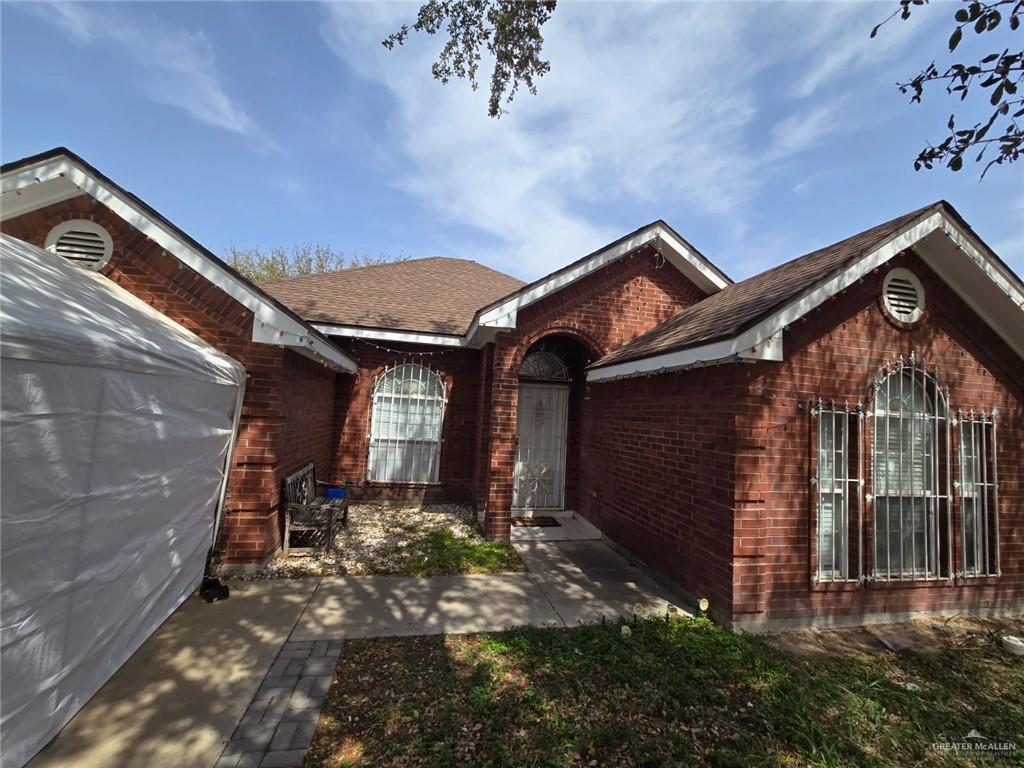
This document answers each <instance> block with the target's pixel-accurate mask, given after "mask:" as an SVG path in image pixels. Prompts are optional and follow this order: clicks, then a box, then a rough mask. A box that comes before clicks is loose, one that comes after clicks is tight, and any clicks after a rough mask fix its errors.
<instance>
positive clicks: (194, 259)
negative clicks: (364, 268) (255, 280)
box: [0, 157, 358, 373]
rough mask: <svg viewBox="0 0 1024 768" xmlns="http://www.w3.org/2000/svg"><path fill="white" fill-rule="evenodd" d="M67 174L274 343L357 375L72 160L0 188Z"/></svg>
mask: <svg viewBox="0 0 1024 768" xmlns="http://www.w3.org/2000/svg"><path fill="white" fill-rule="evenodd" d="M61 176H63V177H64V178H66V179H67V180H68V181H69V182H70V183H71V184H73V185H74V186H75V187H76V188H77V189H78V190H80V191H81V192H85V193H86V194H88V195H90V196H91V197H93V198H94V199H95V200H96V201H97V202H99V203H100V204H101V205H104V206H106V207H107V208H109V209H110V210H111V211H113V212H114V213H115V214H117V215H118V216H120V217H121V218H122V219H124V220H125V221H126V222H128V224H130V225H131V226H133V227H134V228H135V229H137V230H139V231H140V232H142V233H143V234H144V235H146V236H147V237H149V239H150V240H152V241H153V242H155V243H156V244H157V245H159V246H160V247H161V248H163V249H164V250H165V251H167V252H168V253H170V254H172V255H173V256H175V257H176V258H177V259H178V260H180V261H181V262H182V263H184V264H186V265H188V267H190V268H191V269H192V270H194V271H195V272H198V273H199V274H200V275H202V276H203V277H204V278H206V279H207V280H209V281H210V282H211V283H213V284H214V285H216V286H217V287H218V288H220V289H221V290H222V291H224V292H225V293H226V294H228V295H229V296H230V297H231V298H233V299H235V301H237V302H238V303H239V304H241V305H242V306H244V307H246V308H248V309H250V310H252V313H253V315H254V318H255V320H256V321H262V322H263V323H265V324H266V325H270V326H273V327H274V329H275V330H280V331H282V333H283V335H282V337H281V339H282V340H277V341H275V342H269V343H275V344H278V345H280V346H286V347H295V348H297V349H299V350H301V351H302V353H303V354H306V355H310V353H312V355H313V356H315V357H317V358H322V359H323V360H325V361H327V362H328V363H330V364H332V365H333V366H334V367H335V368H337V369H340V370H343V371H346V372H348V373H355V372H356V371H357V370H358V366H356V364H355V363H354V362H353V361H352V360H351V359H350V358H349V357H348V356H347V355H345V354H343V353H342V352H341V351H339V350H337V349H335V348H334V347H333V346H331V345H329V344H326V343H324V342H323V341H320V340H319V339H312V342H313V343H312V344H308V343H305V342H302V343H300V342H299V341H298V339H299V337H309V329H308V328H307V327H306V326H305V325H304V324H302V323H300V322H297V321H296V320H295V319H294V318H293V317H291V315H289V314H288V313H286V312H283V311H281V309H279V308H278V307H276V306H274V304H272V303H271V302H269V301H267V299H266V298H265V297H263V296H262V295H260V293H259V292H258V291H256V290H254V289H253V288H252V286H250V285H248V284H247V283H245V282H244V281H242V280H240V279H238V277H236V276H235V275H233V274H232V273H231V272H229V271H228V270H226V269H225V268H224V267H223V266H221V265H220V264H218V263H216V262H214V261H212V260H210V259H209V258H208V257H207V256H205V255H204V254H202V253H200V252H199V251H197V250H196V249H195V248H193V247H192V246H191V245H189V244H188V243H186V242H185V241H183V240H182V239H181V238H180V237H178V236H177V235H176V234H175V233H174V232H173V231H172V230H171V229H170V228H168V227H167V226H165V225H164V224H163V223H162V222H159V221H156V220H155V219H153V218H152V217H150V216H149V215H147V214H146V213H145V212H144V211H142V210H140V209H139V208H138V206H136V205H135V204H134V203H133V202H132V201H131V200H129V199H127V198H126V197H124V196H123V195H122V194H120V193H119V192H118V191H117V190H116V189H112V188H110V187H108V186H107V185H106V184H103V183H102V182H100V181H99V180H97V179H96V178H94V177H93V176H92V175H91V174H89V173H88V172H87V171H86V170H85V169H84V168H80V167H79V166H78V165H76V164H75V163H74V162H73V161H72V160H71V159H70V158H68V157H56V158H52V159H49V160H44V161H42V162H41V163H40V164H39V165H35V166H29V167H27V168H21V169H19V170H17V171H13V172H11V173H9V174H6V175H5V176H4V177H3V180H2V186H0V191H2V192H4V193H7V192H10V191H14V190H16V189H19V188H22V187H28V186H30V185H32V184H39V183H45V182H47V181H49V180H52V179H57V178H60V177H61ZM65 191H66V190H65ZM69 197H70V196H69ZM64 199H67V198H64ZM47 204H49V203H47ZM35 205H36V207H40V205H39V201H36V204H35ZM257 326H258V322H254V323H253V327H254V336H253V341H259V342H260V343H268V342H265V341H262V340H261V339H258V338H256V334H255V328H256V327H257Z"/></svg>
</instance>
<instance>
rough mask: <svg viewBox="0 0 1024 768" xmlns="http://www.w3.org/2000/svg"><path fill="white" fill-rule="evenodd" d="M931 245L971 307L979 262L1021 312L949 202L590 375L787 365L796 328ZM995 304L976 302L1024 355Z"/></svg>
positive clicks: (706, 313) (628, 351)
mask: <svg viewBox="0 0 1024 768" xmlns="http://www.w3.org/2000/svg"><path fill="white" fill-rule="evenodd" d="M924 241H926V242H927V244H928V246H927V248H926V249H925V257H926V259H930V262H931V266H933V268H935V270H936V272H938V273H939V274H940V276H942V277H943V278H944V279H946V280H947V282H950V283H951V284H953V285H954V286H955V285H958V284H959V285H960V287H961V291H959V292H960V293H961V295H962V297H963V298H965V300H967V301H968V303H969V304H972V300H971V297H970V296H969V295H965V294H970V293H972V292H974V293H976V292H978V291H979V290H980V289H979V287H978V285H974V284H971V281H972V280H973V279H974V278H975V277H976V275H974V276H972V274H971V273H970V270H969V267H970V265H972V264H973V265H974V266H975V267H976V268H977V269H976V270H974V271H977V270H981V272H982V273H983V274H984V275H985V276H986V277H987V279H988V280H987V282H989V283H991V284H992V286H994V287H995V288H996V289H997V290H998V292H999V293H1001V294H1002V295H1003V297H1004V298H1009V300H1010V303H1009V304H1008V305H1007V306H1009V307H1010V308H1011V312H1012V310H1013V308H1014V305H1016V309H1017V310H1019V309H1021V307H1022V306H1024V285H1022V284H1021V281H1020V279H1019V278H1017V277H1016V276H1015V275H1014V274H1013V272H1012V271H1011V270H1010V269H1009V267H1007V266H1006V265H1005V264H1004V263H1003V262H1002V261H1001V260H1000V259H999V258H998V256H996V255H995V254H994V253H993V252H992V251H991V250H990V249H988V248H987V246H985V245H984V244H983V243H982V242H981V241H980V240H979V239H977V236H976V235H974V233H973V232H972V231H971V229H970V227H968V226H967V225H966V223H965V222H964V221H963V219H962V218H961V217H960V216H959V214H957V213H956V211H955V210H954V209H953V207H952V206H951V205H949V204H948V203H946V202H944V201H940V202H937V203H934V204H932V205H929V206H926V207H924V208H920V209H918V210H915V211H911V212H910V213H907V214H904V215H903V216H900V217H897V218H895V219H892V220H891V221H887V222H885V223H884V224H879V225H878V226H876V227H872V228H870V229H868V230H865V231H864V232H860V233H858V234H856V235H853V236H852V237H848V238H846V239H845V240H841V241H839V242H837V243H834V244H832V245H829V246H826V247H825V248H821V249H818V250H816V251H812V252H811V253H808V254H806V255H804V256H801V257H799V258H796V259H793V260H792V261H789V262H786V263H785V264H781V265H779V266H777V267H774V268H772V269H769V270H767V271H765V272H762V273H760V274H759V275H755V276H754V277H751V278H748V279H747V280H744V281H741V282H739V283H735V284H734V285H731V286H729V287H727V288H725V289H723V290H722V291H720V292H719V293H717V294H714V295H712V296H709V297H708V298H706V299H704V300H703V301H700V302H698V303H697V304H695V305H693V306H691V307H688V308H687V309H684V310H682V311H681V312H679V313H677V314H676V315H674V316H673V317H671V318H669V319H668V320H666V321H664V322H662V323H661V324H660V325H658V326H656V327H655V328H653V329H651V330H650V331H648V332H647V333H645V334H643V335H641V336H638V337H637V338H635V339H633V340H632V341H630V342H628V343H626V344H624V345H623V346H621V347H619V348H618V349H616V350H614V351H613V352H611V353H610V354H608V355H606V356H605V357H603V358H601V359H600V360H598V361H596V362H595V363H594V364H593V365H592V366H591V369H592V370H591V373H590V374H588V379H589V380H592V381H597V380H602V379H608V378H619V377H621V376H628V375H637V374H641V373H649V372H652V371H659V370H664V369H670V368H678V367H685V366H688V365H693V364H697V363H700V364H706V363H710V362H722V361H725V360H729V359H735V358H737V357H738V358H753V359H782V358H781V355H782V335H783V332H784V331H785V328H786V327H787V325H788V323H790V322H793V321H794V320H797V319H799V318H800V317H802V316H803V315H804V314H806V313H807V312H808V311H810V310H811V309H813V308H814V307H816V306H818V305H819V304H820V303H821V302H822V301H824V300H826V299H827V298H828V297H830V296H832V295H834V294H835V293H837V292H838V291H839V290H842V289H843V288H844V287H846V286H847V285H849V284H850V282H852V280H855V279H858V278H859V277H860V276H862V275H863V274H864V273H865V272H866V271H868V270H870V269H873V268H875V267H876V266H878V265H880V264H883V263H885V262H886V261H888V259H890V258H892V257H893V256H895V255H896V254H897V253H899V252H900V251H902V250H905V249H906V248H908V247H910V246H912V245H915V244H918V243H921V242H924ZM957 253H958V254H959V257H956V256H955V254H957ZM961 273H962V274H961ZM992 286H990V287H992ZM968 287H970V290H967V288H968ZM987 303H988V302H985V301H978V300H975V301H974V302H973V304H972V305H973V306H974V307H975V308H976V309H977V310H978V311H979V314H981V315H982V316H983V318H985V319H987V320H988V321H989V323H990V325H993V327H994V328H995V329H996V330H997V332H999V333H1000V335H1002V336H1003V337H1004V338H1005V339H1006V340H1007V341H1008V343H1010V345H1011V346H1013V347H1014V348H1015V349H1017V351H1018V352H1019V353H1021V354H1022V355H1024V334H1020V329H1021V328H1024V324H1021V325H1020V326H1019V327H1018V328H1017V329H1016V330H1017V332H1018V333H1017V336H1015V334H1014V319H1013V318H1012V317H1011V316H1010V315H1007V314H1006V313H1005V312H1003V314H1002V316H1000V317H996V316H995V315H993V311H994V309H995V308H994V307H993V306H988V307H987V308H986V306H984V305H985V304H987ZM996 303H997V304H998V302H996ZM1004 309H1005V307H1004ZM986 310H987V311H986ZM986 314H987V315H988V317H986ZM1018 322H1019V320H1018ZM1018 337H1019V338H1018Z"/></svg>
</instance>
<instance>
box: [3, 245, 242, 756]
mask: <svg viewBox="0 0 1024 768" xmlns="http://www.w3.org/2000/svg"><path fill="white" fill-rule="evenodd" d="M0 281H2V282H0V324H2V325H0V331H2V333H0V357H2V360H0V450H2V454H0V475H2V476H0V483H2V486H0V488H2V490H0V590H2V605H0V677H2V688H0V731H2V737H3V750H2V756H0V765H2V767H3V768H17V767H20V766H21V765H23V764H24V763H25V762H26V761H28V760H29V759H30V758H31V757H32V756H33V755H34V754H35V753H36V752H37V751H38V750H39V749H40V748H42V747H43V746H44V745H45V744H46V743H47V742H48V741H49V740H50V739H51V738H52V737H53V736H54V734H56V733H57V732H58V731H59V730H60V729H61V728H62V727H63V726H64V725H65V724H66V723H67V721H68V720H70V719H71V718H72V717H73V716H74V714H75V713H76V712H77V711H78V710H79V709H80V708H81V707H82V706H83V705H84V704H85V702H86V701H88V700H89V698H90V697H91V696H92V695H93V694H94V693H96V691H97V690H99V688H100V687H101V686H102V685H103V684H104V683H105V682H106V681H107V680H108V679H109V678H110V676H111V675H113V673H114V672H115V671H116V670H117V669H118V668H119V667H120V666H121V665H122V664H123V663H124V662H125V661H126V660H127V659H128V657H129V656H131V654H132V653H133V652H134V651H135V650H136V649H137V648H138V647H139V646H140V645H141V644H142V642H143V641H144V640H145V639H146V638H147V637H149V635H150V634H152V633H153V631H154V630H155V629H156V628H157V627H158V626H159V625H160V624H161V622H163V620H164V619H166V618H167V616H168V615H170V613H171V612H172V611H174V609H175V608H177V607H178V605H180V604H181V602H182V601H183V600H184V599H185V598H186V597H187V596H188V595H189V594H190V593H191V592H192V591H193V590H194V589H195V588H196V587H197V586H198V584H199V582H200V580H201V578H202V575H203V569H204V564H205V561H206V557H207V553H208V552H209V550H210V547H211V546H212V543H213V536H214V526H215V518H216V514H217V513H218V507H219V504H220V503H221V495H222V488H223V484H224V480H225V473H226V467H227V459H228V456H229V453H230V448H231V445H232V442H233V438H234V433H235V431H236V430H237V420H236V414H237V413H238V412H239V409H240V402H241V396H242V392H243V391H244V385H245V369H244V368H243V367H242V366H241V365H239V364H238V363H237V362H235V361H234V360H232V359H231V358H229V357H227V356H226V355H224V354H222V353H221V352H219V351H218V350H216V349H215V348H213V347H211V346H210V345H208V344H206V343H205V342H204V341H202V340H201V339H200V338H199V337H198V336H195V335H194V334H192V333H190V332H189V331H187V330H185V329H184V328H182V327H181V326H179V325H177V324H176V323H174V322H172V321H171V320H169V319H168V318H167V317H165V316H164V315H162V314H160V313H159V312H157V311H156V310H155V309H153V308H152V307H150V306H149V305H148V304H146V303H144V302H143V301H141V300H139V299H137V298H136V297H134V296H132V295H131V294H130V293H128V292H127V291H125V290H124V289H122V288H120V287H119V286H117V285H116V284H115V283H113V282H112V281H110V280H108V279H107V278H105V277H103V276H102V275H99V274H97V273H93V272H88V271H85V270H82V269H80V268H78V267H75V266H73V265H72V264H70V263H68V262H66V261H64V259H62V258H61V257H59V256H56V255H53V254H50V253H48V252H46V251H43V250H40V249H39V248H36V247H34V246H31V245H28V244H26V243H24V242H22V241H20V240H16V239H14V238H11V237H9V236H7V235H0Z"/></svg>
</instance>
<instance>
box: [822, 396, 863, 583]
mask: <svg viewBox="0 0 1024 768" xmlns="http://www.w3.org/2000/svg"><path fill="white" fill-rule="evenodd" d="M811 413H812V415H813V416H814V417H815V418H816V419H817V422H818V429H817V458H816V466H817V471H816V474H815V477H814V479H813V482H814V486H815V492H816V494H815V495H816V502H817V503H816V527H817V535H816V537H815V539H816V541H815V573H814V580H815V581H847V580H850V581H857V580H859V579H860V577H861V575H862V572H863V567H862V562H863V559H864V552H863V544H862V542H863V535H862V534H863V520H864V518H863V509H862V507H861V494H860V477H861V472H860V450H859V445H860V435H861V429H862V427H861V425H862V424H863V413H862V412H861V409H860V408H859V407H857V408H854V409H852V410H851V408H850V406H849V405H844V406H842V407H837V406H836V404H835V403H831V404H830V405H827V404H825V403H822V402H821V401H818V404H817V405H816V406H814V408H813V410H812V411H811Z"/></svg>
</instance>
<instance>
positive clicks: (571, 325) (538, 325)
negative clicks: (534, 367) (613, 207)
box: [477, 247, 703, 538]
mask: <svg viewBox="0 0 1024 768" xmlns="http://www.w3.org/2000/svg"><path fill="white" fill-rule="evenodd" d="M659 264H660V266H659ZM702 296H703V294H702V293H701V291H700V290H699V289H698V288H697V287H696V286H695V285H694V284H693V283H691V282H690V281H689V280H687V279H686V278H685V277H683V275H682V274H681V273H680V272H679V271H678V270H677V269H675V268H674V267H672V266H671V265H668V264H665V263H664V262H663V260H659V259H658V258H656V254H655V252H654V250H653V249H652V248H650V247H644V248H641V249H639V250H638V251H637V252H635V253H633V254H632V255H630V256H626V257H624V258H622V259H620V260H619V261H616V262H614V263H612V264H609V265H608V266H606V267H604V268H603V269H600V270H598V271H597V272H595V273H593V274H591V275H588V276H587V277H585V278H583V279H581V280H579V281H577V282H576V283H574V284H572V285H570V286H567V287H566V288H563V289H562V290H560V291H558V292H556V293H553V294H551V295H550V296H548V297H546V298H544V299H542V300H541V301H538V302H537V303H536V304H533V305H531V306H529V307H527V308H526V309H524V310H522V311H521V312H519V314H518V317H517V321H516V329H515V330H513V331H510V332H508V333H504V334H502V335H500V336H499V337H498V339H497V341H496V343H495V345H494V362H493V366H492V369H491V386H490V391H489V392H488V393H486V394H485V396H486V397H488V398H489V401H490V403H489V408H488V411H489V412H490V425H489V429H488V431H487V434H486V437H485V439H484V442H485V443H486V444H487V448H486V450H484V451H483V452H482V453H483V454H484V455H485V456H487V457H488V465H487V466H486V467H485V468H484V469H483V474H486V482H481V484H480V485H481V488H480V489H479V491H480V493H479V495H478V497H477V504H478V506H479V507H480V508H482V509H484V510H486V513H487V514H486V533H487V535H488V536H490V537H492V538H506V537H507V536H508V532H509V526H510V520H511V515H510V510H511V507H512V487H513V471H514V467H515V453H516V408H517V405H518V395H519V380H518V376H519V366H520V364H521V363H522V359H523V356H524V355H525V354H526V352H527V350H528V349H529V348H530V346H531V345H532V344H533V343H534V342H536V341H538V340H539V339H541V338H543V337H545V336H548V335H552V334H559V335H564V336H569V337H572V338H574V339H576V340H577V341H578V342H579V343H580V344H581V345H582V346H583V347H585V348H586V349H587V350H588V351H589V352H590V357H591V359H596V358H597V357H598V356H600V355H603V354H605V353H607V352H609V351H611V350H612V349H614V348H616V347H617V346H619V345H620V344H622V343H624V342H625V341H627V340H629V339H631V338H634V337H635V336H637V335H639V334H641V333H643V332H644V331H646V330H648V329H650V328H651V327H653V326H654V325H656V324H657V323H659V322H660V321H662V320H664V319H665V318H667V317H669V316H670V315H672V314H674V313H675V312H677V311H679V310H680V309H682V308H683V307H685V306H688V305H690V304H693V303H694V302H696V301H697V300H699V299H700V298H701V297H702ZM585 410H586V405H584V411H585ZM569 439H570V450H572V451H574V452H575V453H576V455H575V456H573V455H570V456H569V457H568V462H567V463H568V466H569V468H570V469H574V468H575V466H576V465H577V464H578V461H579V456H578V451H579V450H580V449H581V443H579V442H578V438H577V436H576V435H572V434H570V435H569ZM570 490H571V489H570ZM576 495H577V496H578V495H579V494H576Z"/></svg>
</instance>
